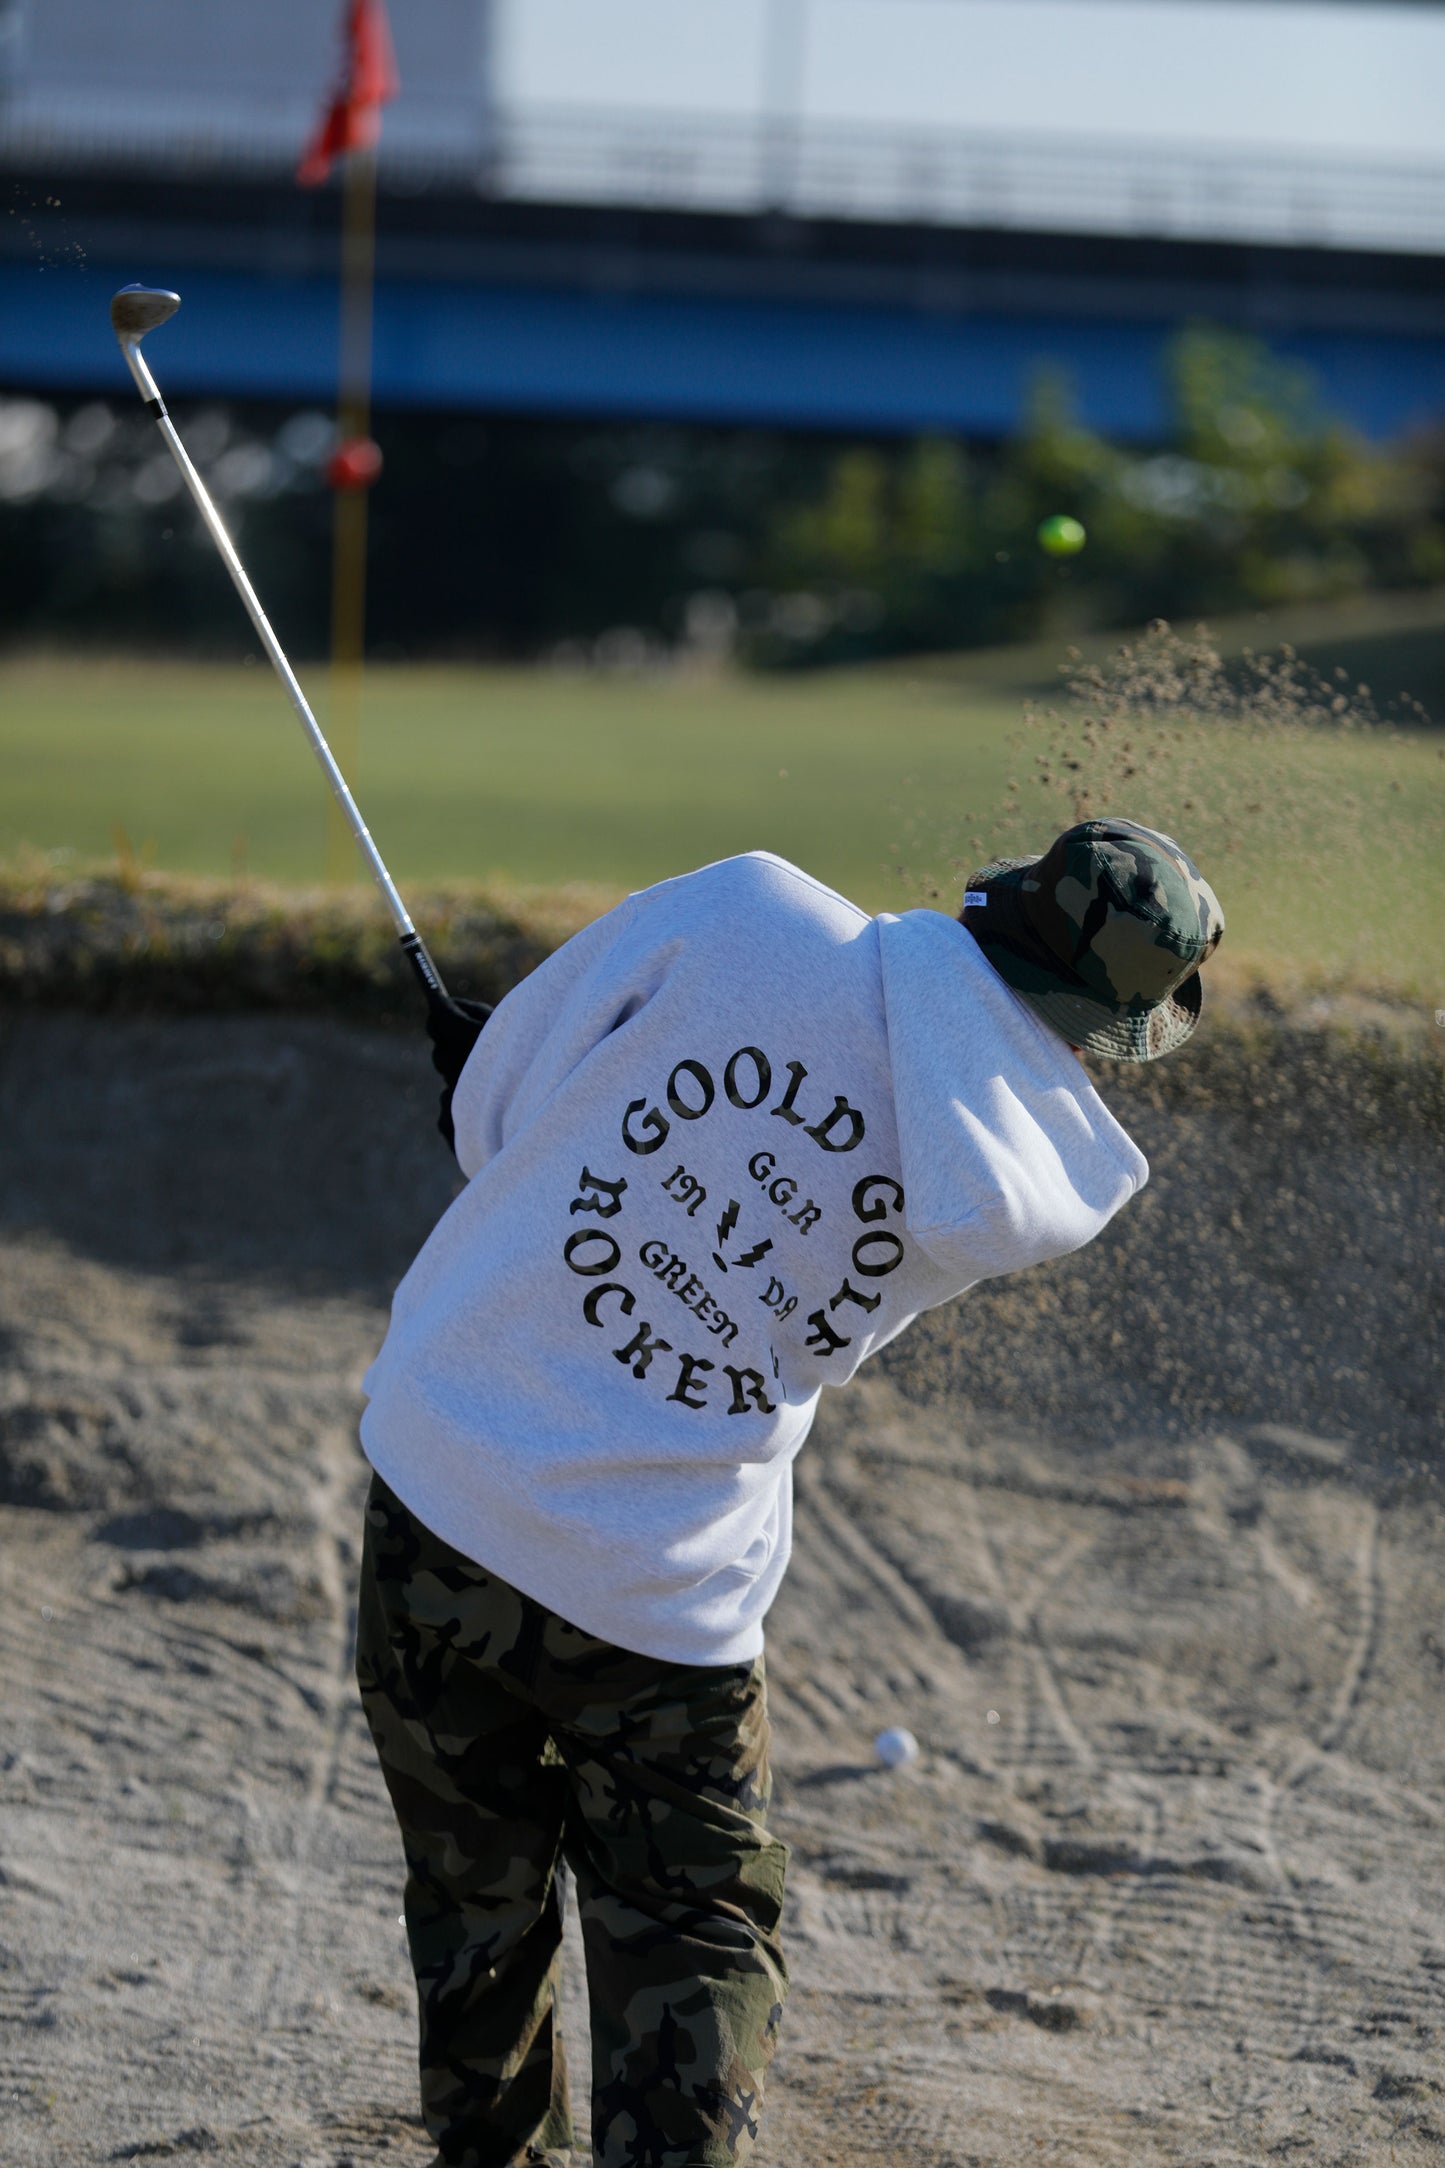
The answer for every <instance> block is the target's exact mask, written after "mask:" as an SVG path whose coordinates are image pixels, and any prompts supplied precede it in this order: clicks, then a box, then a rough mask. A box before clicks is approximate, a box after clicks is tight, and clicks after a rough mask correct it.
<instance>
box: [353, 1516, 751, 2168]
mask: <svg viewBox="0 0 1445 2168" xmlns="http://www.w3.org/2000/svg"><path fill="white" fill-rule="evenodd" d="M357 1677H358V1680H359V1682H360V1686H361V1697H362V1702H363V1704H364V1707H365V1710H366V1716H367V1721H368V1722H369V1724H370V1726H371V1732H372V1737H373V1739H374V1741H375V1743H376V1751H377V1754H378V1756H379V1757H380V1760H381V1767H382V1773H383V1775H384V1776H385V1779H386V1784H387V1789H388V1790H389V1792H390V1793H391V1800H392V1805H393V1807H394V1808H395V1810H396V1816H397V1820H398V1822H399V1823H400V1825H401V1834H402V1842H403V1845H404V1848H405V1852H406V1865H407V1881H406V1925H407V1937H408V1940H409V1943H410V1946H411V1958H412V1965H413V1968H414V1970H415V1973H416V1980H417V1994H418V1999H419V2002H420V2008H421V2096H422V2113H423V2116H424V2118H425V2121H426V2126H427V2129H428V2131H429V2132H430V2133H431V2136H432V2138H433V2139H434V2140H435V2142H436V2145H437V2148H438V2151H437V2155H436V2162H435V2164H434V2168H443V2164H444V2168H504V2164H505V2168H513V2164H516V2168H520V2164H521V2163H524V2162H526V2163H537V2164H540V2163H554V2162H558V2161H564V2160H565V2159H566V2158H567V2154H568V2149H569V2148H570V2146H571V2144H572V2128H571V2120H570V2117H569V2113H568V2105H567V2079H566V2073H565V2070H564V2067H563V2056H562V2043H561V2039H560V2036H559V2034H558V2031H557V2023H556V1991H557V1984H558V1977H559V1970H560V1955H561V1939H562V1903H561V1892H560V1888H559V1883H558V1865H559V1861H560V1860H561V1859H562V1858H563V1857H564V1856H565V1858H566V1860H567V1862H568V1864H569V1865H570V1867H571V1869H572V1872H573V1874H574V1876H575V1879H576V1885H577V1895H578V1903H579V1908H580V1911H581V1916H582V1929H583V1940H584V1946H585V1951H586V1962H587V1984H588V1994H589V2000H590V2004H591V2012H592V2136H593V2145H594V2149H595V2151H594V2158H595V2162H596V2164H597V2168H720V2164H722V2163H732V2162H738V2161H744V2160H746V2159H747V2158H748V2156H749V2154H750V2153H751V2151H752V2147H753V2143H754V2140H755V2139H756V2136H757V2129H758V2112H759V2108H760V2105H761V2101H762V2089H763V2074H764V2071H765V2070H766V2068H767V2065H768V2062H769V2061H770V2059H771V2057H772V2052H773V2047H774V2044H775V2041H776V2037H777V2028H778V2020H779V2018H780V2017H781V2014H782V2004H783V1997H784V1995H785V1993H786V1992H787V1973H786V1970H785V1967H784V1964H783V1958H782V1953H781V1950H780V1948H779V1945H778V1921H779V1915H780V1913H781V1910H782V1896H783V1871H784V1867H785V1865H786V1858H787V1855H786V1851H785V1848H784V1847H783V1846H782V1845H781V1844H780V1843H778V1842H777V1841H776V1840H775V1839H773V1838H772V1837H770V1836H769V1835H768V1833H767V1830H766V1829H765V1828H764V1826H763V1819H762V1818H763V1814H764V1812H765V1810H766V1807H767V1801H768V1761H767V1748H768V1723H767V1714H766V1696H765V1688H764V1678H763V1666H762V1662H761V1659H760V1660H759V1661H758V1663H757V1664H755V1665H753V1666H752V1667H749V1666H746V1665H737V1666H734V1667H731V1668H691V1667H688V1666H685V1665H682V1664H665V1663H660V1662H657V1661H656V1660H655V1659H653V1658H651V1657H646V1656H638V1655H634V1654H632V1653H630V1652H629V1651H628V1650H626V1649H619V1648H615V1647H613V1646H612V1645H611V1644H610V1643H609V1642H606V1641H598V1640H594V1639H593V1638H592V1636H591V1635H589V1634H585V1633H583V1632H582V1631H581V1630H580V1629H579V1628H577V1627H575V1626H571V1625H569V1624H568V1623H567V1622H566V1621H565V1620H564V1619H561V1618H559V1617H558V1616H557V1615H556V1613H555V1612H553V1611H549V1610H548V1609H547V1608H546V1607H545V1606H544V1605H542V1604H540V1603H536V1602H534V1601H533V1600H532V1598H530V1597H528V1596H524V1595H522V1594H520V1593H519V1592H518V1591H517V1590H516V1589H514V1588H511V1587H509V1586H508V1584H507V1583H506V1582H505V1581H502V1580H499V1579H498V1578H497V1577H496V1576H495V1575H492V1574H489V1573H487V1572H485V1571H484V1570H483V1569H482V1568H481V1567H479V1566H476V1565H474V1564H472V1562H471V1561H470V1560H469V1559H466V1558H463V1557H462V1556H461V1554H460V1553H459V1552H457V1551H454V1550H452V1549H451V1547H450V1546H449V1545H448V1544H446V1543H443V1542H442V1541H441V1540H440V1539H439V1538H438V1537H436V1536H434V1535H432V1534H431V1533H430V1531H429V1530H428V1529H426V1528H424V1527H423V1526H422V1524H421V1523H420V1522H419V1521H418V1520H417V1519H416V1518H415V1517H414V1516H413V1515H412V1514H411V1513H410V1512H408V1510H407V1508H406V1507H405V1506H404V1505H402V1503H401V1501H400V1500H399V1499H398V1498H397V1497H396V1496H395V1494H394V1493H393V1492H392V1491H391V1490H389V1489H388V1487H387V1486H386V1484H385V1483H383V1482H382V1480H381V1478H380V1477H379V1476H378V1477H373V1480H372V1486H371V1494H370V1497H369V1498H368V1501H367V1509H366V1543H365V1552H364V1556H363V1562H362V1574H361V1600H360V1617H359V1622H358V1646H357Z"/></svg>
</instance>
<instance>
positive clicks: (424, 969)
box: [401, 929, 447, 1009]
mask: <svg viewBox="0 0 1445 2168" xmlns="http://www.w3.org/2000/svg"><path fill="white" fill-rule="evenodd" d="M401 952H402V954H403V956H405V958H406V960H407V962H408V963H409V964H410V965H411V968H412V970H413V971H414V972H415V973H416V976H417V979H418V981H419V983H420V985H421V990H422V992H423V993H424V994H425V995H426V1000H427V1007H428V1008H429V1009H439V1008H441V1007H442V1005H443V1004H444V1002H445V1001H446V998H447V990H446V987H445V986H444V985H443V983H442V975H441V973H440V972H439V971H438V969H437V967H436V965H435V964H434V963H433V962H432V957H431V950H430V949H429V948H428V947H427V945H426V943H425V941H423V939H422V937H421V935H420V934H419V933H417V932H416V931H415V929H413V930H412V932H410V933H404V934H403V935H402V937H401Z"/></svg>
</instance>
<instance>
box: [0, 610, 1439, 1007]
mask: <svg viewBox="0 0 1445 2168" xmlns="http://www.w3.org/2000/svg"><path fill="white" fill-rule="evenodd" d="M1045 671H1046V663H1045V660H1044V658H1043V656H1042V655H1041V653H1040V652H1039V651H1036V650H1035V651H1025V652H1021V653H1020V655H1018V656H1017V657H1012V658H1010V657H1000V656H994V657H977V658H972V657H970V658H953V659H950V662H949V664H948V665H947V666H942V665H940V664H938V663H934V664H932V665H930V666H929V667H927V668H922V667H920V668H906V667H899V668H888V669H884V668H874V669H868V670H860V671H856V672H851V673H846V674H844V673H837V674H831V675H819V676H807V677H798V678H791V679H779V678H771V679H721V680H711V681H692V682H689V681H688V680H686V679H684V678H682V677H680V676H678V677H672V678H654V679H646V680H640V681H632V680H621V679H601V678H588V677H581V676H563V675H560V674H555V673H551V672H547V671H543V670H532V671H522V670H502V669H473V668H450V667H440V666H437V667H410V666H394V667H382V668H377V669H373V670H372V671H371V672H370V674H369V676H368V681H367V694H366V704H365V713H364V720H363V726H362V747H361V753H360V757H359V760H358V761H357V763H356V766H355V771H354V776H353V781H354V784H355V788H356V790H357V795H358V797H359V799H360V801H361V804H362V808H363V811H364V812H365V814H366V816H367V818H368V820H369V821H370V824H371V826H372V829H373V832H374V834H375V836H376V838H377V841H378V843H379V845H380V847H381V850H382V852H383V854H384V855H385V857H386V858H387V860H388V863H389V864H390V865H391V867H392V870H393V872H394V873H395V875H396V877H397V879H398V880H399V881H400V882H401V883H402V884H403V885H407V884H412V885H416V884H429V883H436V882H449V881H458V880H461V881H478V882H492V883H497V882H501V883H503V884H514V885H522V886H542V887H547V886H552V885H555V884H557V883H561V882H575V881H588V882H596V883H599V884H602V885H603V886H605V887H608V888H611V889H614V890H621V889H623V888H630V887H637V886H640V885H643V884H645V883H647V882H651V881H655V880H659V879H662V878H664V877H665V876H667V875H669V874H674V873H679V872H682V871H685V870H686V869H687V868H689V867H691V866H695V865H698V864H701V863H703V862H705V861H707V860H709V859H713V858H718V857H722V856H725V855H727V854H729V853H731V852H734V851H740V850H747V849H754V848H764V849H768V850H774V851H779V852H781V853H783V854H784V855H785V856H787V857H789V858H792V859H794V860H796V861H797V862H799V863H800V864H802V865H804V866H806V867H807V868H808V869H809V870H810V871H812V872H814V873H816V874H817V875H818V876H819V877H820V878H822V879H823V880H825V881H828V882H830V883H832V884H833V885H834V886H836V887H838V888H840V889H842V890H843V891H844V892H845V893H847V894H850V895H852V896H854V897H855V898H856V899H857V900H858V901H859V902H860V903H863V904H865V905H866V906H868V907H869V908H872V909H894V910H899V909H906V908H909V907H910V906H911V905H912V904H914V903H916V902H918V901H920V900H921V899H922V897H923V896H924V895H925V894H926V892H927V891H926V884H925V883H924V882H923V881H922V880H920V878H919V877H918V876H919V875H920V874H922V875H927V874H929V873H936V874H939V875H941V876H943V877H945V879H947V878H950V875H949V861H950V859H951V858H952V857H954V856H958V857H960V858H965V859H966V858H968V857H969V856H970V855H971V852H972V846H971V845H970V842H969V837H970V835H971V834H976V833H979V832H980V831H983V832H987V831H988V830H989V827H990V821H991V818H992V815H991V810H990V809H994V808H997V807H998V806H999V805H1000V803H1001V802H1002V796H1003V791H1004V785H1005V781H1006V778H1007V777H1008V776H1009V775H1010V774H1011V773H1013V772H1015V770H1016V767H1017V752H1016V749H1015V748H1014V747H1013V746H1012V744H1011V741H1012V739H1013V736H1014V732H1015V726H1016V723H1017V717H1018V711H1019V699H1018V688H1019V687H1020V686H1021V685H1027V684H1030V683H1033V684H1037V683H1039V682H1040V679H1041V676H1042V675H1043V674H1044V673H1045ZM309 675H310V677H311V680H312V682H313V683H314V685H315V688H316V690H317V693H318V695H324V690H325V682H324V675H323V674H321V673H310V674H309ZM318 709H319V711H320V712H321V714H322V720H323V724H324V722H325V713H324V698H318ZM1442 744H1445V740H1442V738H1441V737H1440V736H1439V734H1436V733H1426V732H1414V733H1392V734H1380V735H1375V734H1367V735H1366V734H1356V735H1343V736H1336V735H1334V734H1333V733H1319V734H1314V735H1309V736H1307V737H1305V738H1303V739H1300V740H1296V741H1294V742H1292V744H1291V745H1290V747H1289V748H1288V749H1287V751H1286V752H1285V753H1282V752H1281V750H1280V749H1279V748H1277V747H1276V748H1274V749H1272V750H1271V751H1270V752H1269V754H1268V755H1267V756H1266V755H1264V754H1262V753H1261V751H1260V748H1259V747H1258V745H1256V744H1253V743H1250V742H1248V741H1246V740H1245V739H1244V737H1243V736H1242V735H1241V734H1239V733H1233V732H1228V731H1219V732H1218V733H1217V735H1215V736H1214V737H1213V738H1212V743H1211V751H1210V766H1211V772H1212V778H1213V779H1212V782H1211V785H1210V787H1209V789H1208V791H1207V794H1206V796H1207V800H1208V802H1207V803H1204V802H1201V805H1200V810H1199V813H1198V815H1197V825H1194V826H1191V825H1189V823H1190V819H1191V816H1187V815H1181V816H1179V821H1178V825H1179V827H1180V829H1181V830H1183V831H1185V833H1184V840H1185V841H1186V842H1188V843H1189V844H1190V845H1191V847H1192V848H1193V849H1194V850H1195V853H1196V855H1197V856H1198V858H1199V860H1200V862H1201V864H1202V865H1203V867H1204V870H1205V872H1206V874H1207V875H1209V877H1210V878H1211V879H1212V880H1213V881H1214V883H1215V885H1216V887H1217V888H1218V889H1219V891H1220V893H1221V896H1222V897H1223V900H1224V903H1225V907H1226V911H1227V914H1228V917H1229V927H1230V930H1229V936H1228V940H1227V943H1226V948H1227V951H1228V953H1229V954H1230V955H1231V956H1232V957H1233V958H1234V959H1235V960H1236V962H1238V961H1240V960H1245V961H1248V960H1258V961H1261V962H1267V963H1268V964H1269V965H1270V966H1271V967H1278V968H1287V969H1288V970H1289V971H1292V972H1294V973H1296V974H1304V975H1306V976H1310V975H1314V976H1320V977H1324V978H1330V979H1335V978H1342V977H1343V978H1354V979H1356V980H1360V979H1362V978H1363V979H1365V980H1380V981H1383V982H1385V983H1388V984H1390V985H1393V986H1395V987H1398V988H1403V989H1406V990H1413V991H1415V992H1418V993H1422V994H1424V996H1425V997H1426V998H1427V999H1431V998H1434V999H1439V998H1440V997H1441V995H1442V994H1445V984H1442V978H1445V973H1442V956H1441V936H1440V927H1441V924H1442V920H1445V870H1442V869H1445V850H1442V848H1441V844H1442V838H1445V760H1442V758H1441V748H1442ZM1282 759H1283V760H1285V761H1286V762H1287V766H1286V767H1283V768H1282V767H1281V760H1282ZM1261 793H1263V794H1264V799H1263V801H1262V800H1261ZM1146 795H1147V794H1146ZM1023 802H1024V804H1025V808H1026V810H1025V813H1024V815H1023V816H1022V817H1021V830H1020V834H1021V838H1022V837H1023V836H1028V835H1031V833H1032V831H1031V829H1030V826H1029V821H1030V816H1029V814H1028V811H1027V795H1026V794H1025V797H1024V801H1023ZM1262 802H1263V811H1262V812H1261V811H1258V810H1255V811H1253V812H1252V813H1251V814H1250V816H1249V817H1248V818H1244V817H1243V816H1241V817H1240V818H1239V819H1238V820H1236V819H1235V818H1234V816H1233V813H1232V811H1231V808H1232V807H1234V806H1236V805H1237V806H1240V807H1243V806H1245V805H1246V804H1248V805H1250V806H1251V807H1254V808H1258V807H1259V806H1260V805H1261V803H1262ZM325 803H326V794H325V790H324V786H323V785H322V782H321V779H320V777H319V775H318V774H317V771H316V768H315V765H314V762H313V761H312V758H311V755H310V753H309V751H308V750H307V748H306V745H305V742H304V740H303V738H302V735H301V732H300V730H299V729H298V727H297V725H296V723H295V721H294V719H293V718H292V716H291V714H290V711H289V709H288V708H287V706H286V704H285V701H284V699H283V697H282V695H281V693H280V690H279V688H278V687H277V686H276V685H275V683H274V681H273V679H272V678H271V675H270V672H269V671H266V670H264V669H263V668H262V667H261V666H260V665H255V666H252V667H250V668H245V669H243V668H241V667H239V666H222V665H214V666H200V665H191V664H182V663H174V662H140V661H135V660H127V661H115V662H98V661H89V660H82V659H74V658H63V657H49V658H30V659H17V660H12V661H9V662H7V663H4V664H3V665H0V858H7V859H12V860H13V859H15V858H17V857H20V856H23V854H24V853H25V852H27V851H39V852H43V853H46V854H54V853H56V852H70V853H73V854H74V855H75V857H76V859H77V860H79V861H82V862H83V861H91V862H95V861H103V860H106V859H112V860H113V858H114V855H115V849H116V846H115V841H114V836H115V831H116V830H117V828H119V829H121V830H123V831H124V832H125V834H126V836H128V837H129V839H130V840H131V842H132V843H133V844H134V846H135V847H136V848H137V849H138V850H141V851H142V852H143V854H144V857H145V860H146V862H148V863H151V864H154V865H156V866H158V867H160V868H162V869H164V870H168V871H173V872H197V873H211V874H230V873H232V872H233V871H234V870H237V867H238V865H239V866H243V867H244V870H245V871H246V872H248V873H249V874H251V875H254V876H257V877H260V878H263V879H269V880H275V881H280V882H286V883H296V882H312V881H315V880H317V879H318V878H319V877H320V875H321V872H322V867H323V863H324V808H325ZM1160 803H1161V807H1163V806H1165V800H1164V799H1161V801H1160ZM1115 810H1117V811H1120V812H1126V813H1129V814H1131V815H1132V816H1133V817H1135V818H1138V819H1142V820H1145V821H1148V820H1150V819H1151V815H1152V817H1153V818H1154V819H1155V820H1156V821H1157V822H1158V823H1159V824H1160V825H1168V823H1167V822H1166V821H1165V820H1164V818H1163V814H1162V812H1160V811H1156V810H1155V809H1154V808H1153V807H1152V805H1151V804H1150V803H1148V802H1144V801H1143V799H1142V798H1141V800H1140V801H1138V802H1131V803H1130V804H1129V805H1120V806H1118V807H1117V808H1115ZM1040 811H1041V813H1042V811H1043V808H1042V804H1041V808H1040ZM1034 825H1038V816H1035V817H1034ZM1051 830H1052V823H1051V825H1050V828H1049V830H1048V831H1047V832H1051ZM1047 832H1040V833H1039V834H1038V835H1037V836H1036V837H1033V840H1034V841H1035V843H1036V844H1042V842H1044V841H1046V840H1047ZM1211 852H1212V854H1213V855H1212V856H1211ZM900 860H903V861H905V862H908V863H909V864H911V866H912V867H913V868H914V869H915V874H914V877H912V878H904V877H902V876H901V875H900V873H899V871H898V866H899V863H900ZM1336 866H1337V867H1338V878H1335V877H1334V871H1333V869H1334V868H1335V867H1336ZM1309 867H1313V868H1314V869H1316V871H1317V872H1318V873H1320V874H1321V875H1322V878H1319V879H1314V878H1311V879H1309V880H1308V881H1306V882H1305V884H1304V886H1303V888H1302V887H1301V869H1302V868H1309Z"/></svg>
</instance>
